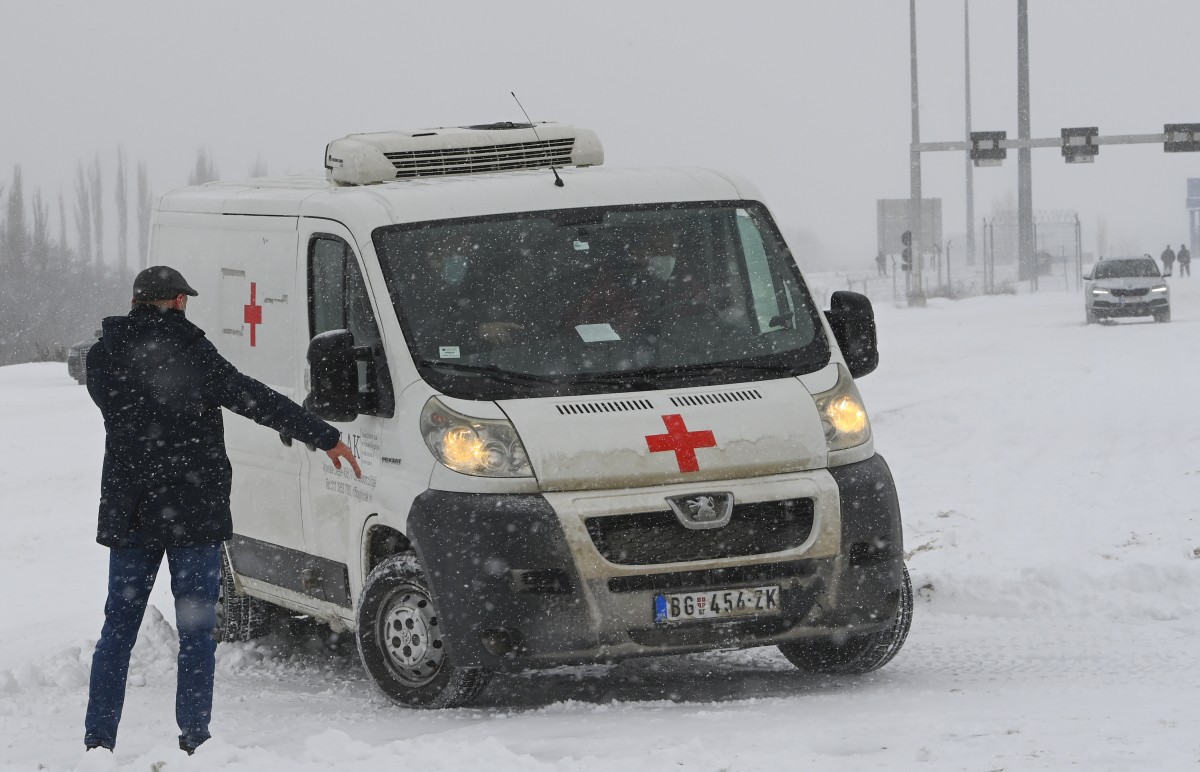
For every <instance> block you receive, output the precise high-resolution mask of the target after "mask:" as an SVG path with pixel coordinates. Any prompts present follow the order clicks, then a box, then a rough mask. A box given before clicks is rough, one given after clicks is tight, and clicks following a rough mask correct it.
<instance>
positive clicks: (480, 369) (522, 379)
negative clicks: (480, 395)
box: [425, 360, 563, 386]
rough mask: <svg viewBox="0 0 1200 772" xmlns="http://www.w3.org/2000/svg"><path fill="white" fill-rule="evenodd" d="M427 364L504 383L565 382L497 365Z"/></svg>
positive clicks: (559, 383) (554, 383)
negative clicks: (504, 368)
mask: <svg viewBox="0 0 1200 772" xmlns="http://www.w3.org/2000/svg"><path fill="white" fill-rule="evenodd" d="M425 365H426V366H427V367H432V368H435V369H438V368H440V369H442V370H449V371H450V373H451V374H460V373H461V374H463V375H478V376H483V377H486V378H491V379H493V380H497V381H503V382H504V383H522V384H524V383H548V384H551V385H556V386H557V385H561V384H562V383H563V380H562V379H561V378H557V377H554V376H550V375H538V374H537V373H519V372H513V371H512V370H503V369H501V368H499V367H496V366H495V365H464V364H458V363H456V362H430V361H429V360H426V361H425Z"/></svg>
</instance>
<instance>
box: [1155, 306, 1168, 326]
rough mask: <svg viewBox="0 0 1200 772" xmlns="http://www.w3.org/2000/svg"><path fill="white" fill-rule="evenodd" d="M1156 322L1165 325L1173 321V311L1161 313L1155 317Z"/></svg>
mask: <svg viewBox="0 0 1200 772" xmlns="http://www.w3.org/2000/svg"><path fill="white" fill-rule="evenodd" d="M1154 321H1156V322H1158V323H1159V324H1165V323H1166V322H1169V321H1171V309H1169V308H1168V309H1167V310H1166V311H1160V312H1158V313H1156V314H1155V315H1154Z"/></svg>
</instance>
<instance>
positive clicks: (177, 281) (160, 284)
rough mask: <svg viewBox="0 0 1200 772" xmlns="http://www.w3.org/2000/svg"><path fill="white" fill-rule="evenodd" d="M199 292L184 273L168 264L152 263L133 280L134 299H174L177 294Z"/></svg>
mask: <svg viewBox="0 0 1200 772" xmlns="http://www.w3.org/2000/svg"><path fill="white" fill-rule="evenodd" d="M199 294H200V293H199V292H197V291H196V290H194V289H192V287H191V285H190V284H188V283H187V280H186V279H184V278H183V274H181V273H180V272H179V271H176V270H175V269H174V268H171V267H170V266H167V265H152V266H150V267H149V268H147V269H145V270H143V271H142V272H141V273H139V274H138V275H137V278H136V279H134V280H133V299H134V300H174V299H175V297H176V296H177V295H192V296H196V295H199Z"/></svg>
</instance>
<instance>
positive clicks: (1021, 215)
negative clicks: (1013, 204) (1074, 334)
mask: <svg viewBox="0 0 1200 772" xmlns="http://www.w3.org/2000/svg"><path fill="white" fill-rule="evenodd" d="M1030 136H1031V135H1030V133H1029V0H1017V138H1018V139H1029V138H1030ZM1017 250H1018V251H1017V276H1018V278H1022V279H1024V278H1028V279H1029V288H1030V289H1031V290H1036V289H1037V256H1036V255H1035V254H1034V250H1035V247H1034V244H1033V163H1032V156H1031V153H1030V149H1029V148H1028V147H1021V148H1019V149H1018V150H1017Z"/></svg>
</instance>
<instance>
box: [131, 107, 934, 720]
mask: <svg viewBox="0 0 1200 772" xmlns="http://www.w3.org/2000/svg"><path fill="white" fill-rule="evenodd" d="M602 160H603V152H602V149H601V145H600V142H599V140H598V139H597V137H596V135H595V133H594V132H591V131H589V130H586V129H580V128H574V127H571V126H568V125H565V124H555V123H541V124H535V125H534V124H511V123H502V124H488V125H483V126H470V127H456V128H439V129H428V130H422V131H399V132H384V133H375V134H357V135H351V136H348V137H345V138H343V139H339V140H336V141H334V142H332V143H330V144H329V145H328V146H327V148H326V153H325V167H326V174H325V176H324V177H315V176H314V177H287V178H280V179H253V180H248V181H244V182H219V183H211V184H207V185H201V186H195V187H189V188H184V189H181V190H178V191H175V192H172V193H169V194H167V195H166V196H164V197H163V198H162V200H161V202H160V204H159V206H158V208H157V211H156V214H155V220H154V223H153V228H152V244H151V254H152V258H151V262H152V263H156V264H158V263H162V264H167V265H172V266H175V267H178V268H179V269H180V270H181V271H182V272H183V273H184V274H185V275H186V276H187V277H188V280H189V281H190V282H191V283H192V284H193V286H194V287H195V288H196V289H197V290H198V291H199V293H200V294H199V297H197V298H195V299H194V302H193V303H192V304H190V306H189V308H188V313H189V315H190V316H191V317H192V318H193V319H194V320H195V321H196V323H197V324H198V325H199V326H200V327H201V328H203V329H204V330H205V331H206V332H207V334H208V336H209V338H210V339H211V340H212V341H213V343H214V344H215V345H216V346H217V348H218V349H219V350H220V351H221V353H222V354H223V355H224V356H225V357H227V358H228V359H229V360H230V361H231V362H232V363H233V364H234V365H236V366H237V367H238V368H239V369H241V370H242V371H243V372H245V373H247V374H249V375H251V376H253V377H255V378H257V379H259V380H261V381H263V382H264V383H266V384H268V385H270V386H271V387H272V388H274V389H276V390H278V391H280V392H282V393H284V394H286V395H288V396H289V397H291V398H292V399H294V400H295V401H297V402H300V403H303V404H304V405H305V406H307V407H308V408H309V409H310V410H312V411H313V412H314V413H316V414H317V415H320V416H321V417H323V418H324V419H326V420H328V421H330V422H332V423H333V424H334V425H336V426H337V427H339V428H340V429H341V431H342V437H343V439H344V440H345V441H346V442H347V443H348V444H349V445H350V446H351V448H352V449H353V451H354V453H355V455H356V456H357V457H358V458H359V460H360V461H361V464H362V470H363V476H362V479H356V478H355V477H354V476H353V475H352V474H351V473H350V471H349V470H348V469H347V468H345V466H344V465H343V468H342V469H340V470H338V469H334V468H333V466H332V465H331V464H330V462H329V460H328V458H327V457H326V456H325V455H324V454H323V453H319V452H312V449H311V448H306V447H305V446H304V445H303V444H302V443H301V442H299V441H293V439H292V438H290V437H286V436H280V435H278V434H275V433H272V432H270V431H267V430H264V429H263V428H262V427H260V426H257V425H254V424H252V423H251V422H248V421H243V420H241V419H237V418H232V419H230V420H228V421H227V422H226V439H227V444H228V447H229V452H230V457H231V459H232V463H233V466H234V486H233V513H234V530H235V533H236V535H235V536H234V537H233V538H232V539H231V540H230V541H229V542H228V543H227V544H226V545H225V561H224V574H223V583H222V601H221V609H220V610H221V614H220V624H219V629H218V634H219V635H220V637H222V638H223V639H224V640H230V641H237V640H248V639H250V638H252V637H254V636H258V635H262V634H263V633H265V632H266V631H267V629H268V622H269V620H270V618H271V616H272V612H273V611H276V610H278V609H287V610H289V612H291V613H299V614H305V615H309V616H311V617H314V618H317V619H319V620H321V621H323V622H326V623H328V624H329V625H330V626H331V627H332V628H333V629H334V630H335V631H340V632H347V631H353V634H354V635H355V637H356V640H357V643H358V649H359V653H360V655H361V659H362V663H363V666H364V667H365V669H366V671H367V673H369V675H370V677H371V679H372V680H373V681H374V683H376V684H377V685H378V686H379V688H380V689H381V690H382V691H383V692H384V693H385V694H386V695H387V696H388V697H389V698H390V699H391V700H393V701H394V702H396V703H398V704H401V705H407V706H414V707H446V706H453V705H463V704H468V703H470V702H471V701H473V700H474V699H475V698H476V697H477V696H478V695H479V693H480V691H481V690H482V689H483V688H484V686H485V684H486V683H487V680H488V678H489V676H490V675H491V674H493V673H507V672H514V671H520V670H526V669H531V668H548V667H555V666H560V665H567V664H575V663H591V662H611V661H616V660H620V659H623V658H629V657H640V656H650V655H668V654H679V653H684V652H698V651H706V650H715V649H738V648H747V647H755V646H778V647H779V649H780V650H781V651H782V653H783V654H784V656H786V657H787V659H788V660H790V661H791V662H792V663H793V664H795V666H796V667H798V668H800V669H802V670H804V671H808V672H813V673H840V674H854V673H865V672H868V671H871V670H874V669H876V668H879V667H881V666H882V665H884V664H885V663H886V662H888V661H889V660H890V659H891V658H892V657H893V656H894V655H895V654H896V652H897V651H898V650H899V649H900V647H901V645H902V644H903V642H904V639H905V636H906V634H907V632H908V629H909V623H910V619H911V613H912V589H911V585H910V583H909V579H908V574H907V571H906V569H905V566H904V562H903V544H902V539H901V523H900V510H899V504H898V501H897V497H896V492H895V488H894V485H893V482H892V476H891V473H890V472H889V470H888V467H887V465H886V463H885V462H884V460H883V458H881V457H880V456H879V455H877V454H876V453H875V448H874V445H873V442H872V434H871V425H870V422H869V420H868V418H867V413H866V410H865V408H864V406H863V401H862V398H861V397H860V395H859V392H858V389H857V388H856V386H855V381H854V379H855V378H858V377H861V376H863V375H866V374H867V373H870V372H871V371H872V370H873V369H874V368H875V366H876V363H877V360H878V355H877V349H876V337H875V323H874V315H873V312H872V310H871V305H870V302H869V301H868V300H867V299H866V298H865V297H863V296H861V295H858V294H855V293H850V292H834V293H833V295H832V297H831V298H830V300H829V308H828V309H826V310H821V309H820V308H818V306H817V305H816V303H815V301H814V298H813V297H812V294H811V293H810V291H809V290H808V288H807V287H806V284H805V281H804V278H803V277H802V276H801V273H800V271H799V269H798V267H797V264H796V261H795V259H794V257H793V255H792V253H791V252H790V251H789V249H788V247H787V244H786V243H785V242H784V239H783V237H782V235H781V234H780V231H779V228H778V226H777V225H776V223H775V221H774V219H773V218H772V217H771V214H770V212H769V210H768V209H767V207H766V206H765V205H764V203H763V201H762V197H761V196H760V195H759V193H758V192H757V191H756V190H755V189H754V188H753V187H752V186H751V185H749V184H747V183H746V182H744V181H742V180H740V179H736V178H734V177H731V176H729V175H726V174H722V173H719V172H715V171H710V170H707V169H700V168H645V169H628V168H620V169H618V168H608V167H604V166H603V165H602Z"/></svg>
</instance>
